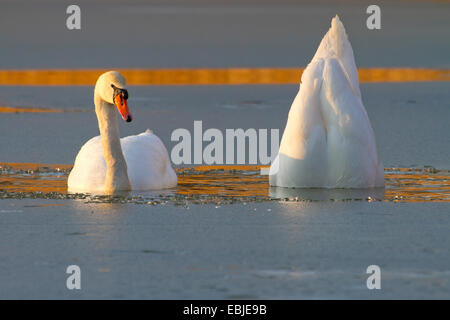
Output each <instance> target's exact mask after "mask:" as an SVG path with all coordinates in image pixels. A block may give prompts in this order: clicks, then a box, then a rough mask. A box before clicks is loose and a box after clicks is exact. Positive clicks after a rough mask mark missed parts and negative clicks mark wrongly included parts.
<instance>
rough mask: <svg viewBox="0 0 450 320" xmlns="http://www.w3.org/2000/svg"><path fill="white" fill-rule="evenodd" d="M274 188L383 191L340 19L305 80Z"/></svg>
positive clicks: (273, 168) (294, 105) (284, 141)
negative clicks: (371, 189) (379, 189)
mask: <svg viewBox="0 0 450 320" xmlns="http://www.w3.org/2000/svg"><path fill="white" fill-rule="evenodd" d="M270 184H271V185H272V186H281V187H325V188H368V187H380V186H383V185H384V172H383V165H382V163H381V161H380V160H379V159H378V155H377V150H376V144H375V136H374V133H373V130H372V126H371V124H370V121H369V118H368V116H367V113H366V110H365V109H364V106H363V104H362V100H361V93H360V91H359V81H358V72H357V69H356V65H355V61H354V57H353V50H352V47H351V45H350V43H349V41H348V39H347V35H346V33H345V29H344V26H343V25H342V23H341V21H340V20H339V17H338V16H336V17H335V18H334V19H333V20H332V22H331V28H330V30H329V31H328V33H327V34H326V35H325V37H324V38H323V39H322V42H321V43H320V46H319V48H318V49H317V52H316V54H315V56H314V57H313V59H312V61H311V63H310V64H309V65H308V67H307V68H306V70H305V71H304V73H303V75H302V84H301V87H300V90H299V92H298V94H297V97H296V98H295V100H294V102H293V103H292V106H291V110H290V111H289V117H288V121H287V124H286V129H285V131H284V133H283V138H282V139H281V144H280V150H279V154H278V156H277V157H276V159H275V160H274V162H273V164H272V166H271V168H270Z"/></svg>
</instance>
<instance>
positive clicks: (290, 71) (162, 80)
mask: <svg viewBox="0 0 450 320" xmlns="http://www.w3.org/2000/svg"><path fill="white" fill-rule="evenodd" d="M116 70H117V71H119V72H121V73H122V74H123V75H124V76H125V78H126V79H127V83H128V85H245V84H298V83H299V82H300V78H301V74H302V72H303V70H304V68H215V69H207V68H198V69H187V68H180V69H116ZM105 71H108V70H107V69H41V70H0V85H31V86H32V85H39V86H45V85H94V84H95V82H96V80H97V78H98V76H99V75H100V74H102V73H103V72H105ZM358 72H359V79H360V81H361V82H410V81H450V69H425V68H359V69H358Z"/></svg>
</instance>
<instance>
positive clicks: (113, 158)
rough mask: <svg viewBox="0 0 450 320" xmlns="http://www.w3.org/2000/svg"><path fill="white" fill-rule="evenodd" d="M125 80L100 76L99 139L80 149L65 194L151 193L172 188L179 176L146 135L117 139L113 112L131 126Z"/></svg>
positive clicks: (165, 154) (160, 145)
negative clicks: (136, 191) (118, 114)
mask: <svg viewBox="0 0 450 320" xmlns="http://www.w3.org/2000/svg"><path fill="white" fill-rule="evenodd" d="M125 88H126V83H125V78H124V77H123V76H122V75H121V74H120V73H118V72H115V71H109V72H106V73H104V74H102V75H101V76H100V77H99V78H98V80H97V83H96V85H95V90H94V103H95V112H96V114H97V119H98V127H99V129H100V136H97V137H94V138H92V139H90V140H89V141H88V142H86V143H85V144H84V145H83V147H81V149H80V151H79V152H78V155H77V157H76V159H75V164H74V167H73V169H72V171H71V172H70V175H69V179H68V182H67V183H68V190H69V192H100V193H106V194H113V193H115V192H117V191H129V190H151V189H164V188H170V187H174V186H176V184H177V176H176V174H175V171H174V170H173V168H172V166H171V163H170V159H169V155H168V152H167V149H166V148H165V146H164V144H163V143H162V141H161V140H160V139H159V138H158V137H157V136H156V135H154V134H153V133H152V132H151V131H150V130H147V131H146V132H144V133H141V134H139V135H136V136H128V137H126V138H122V139H120V137H119V129H118V123H117V118H116V113H115V109H116V107H117V109H118V110H119V112H120V114H121V116H122V118H123V119H124V120H125V121H127V122H130V121H131V120H132V117H131V113H130V111H129V109H128V103H127V99H128V91H127V90H126V89H125Z"/></svg>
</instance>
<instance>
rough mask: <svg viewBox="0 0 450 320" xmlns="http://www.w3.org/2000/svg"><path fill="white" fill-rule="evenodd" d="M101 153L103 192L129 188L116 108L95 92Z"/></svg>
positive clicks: (111, 192) (109, 192)
mask: <svg viewBox="0 0 450 320" xmlns="http://www.w3.org/2000/svg"><path fill="white" fill-rule="evenodd" d="M94 102H95V112H96V114H97V119H98V127H99V130H100V138H101V144H102V148H103V155H104V157H105V161H106V177H105V193H107V194H113V193H115V192H117V191H127V190H131V186H130V181H129V179H128V172H127V171H128V170H127V163H126V161H125V158H124V155H123V152H122V147H121V145H120V136H119V126H118V123H117V117H116V110H115V107H114V105H111V104H109V103H107V102H106V101H104V100H103V99H101V98H100V97H99V96H97V94H96V95H95V98H94Z"/></svg>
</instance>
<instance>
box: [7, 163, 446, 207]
mask: <svg viewBox="0 0 450 320" xmlns="http://www.w3.org/2000/svg"><path fill="white" fill-rule="evenodd" d="M260 168H261V167H260V166H198V167H193V168H179V169H177V174H178V186H177V187H176V188H172V189H168V190H159V191H151V192H130V193H126V194H121V195H116V196H108V195H93V194H80V193H77V194H70V193H68V192H67V177H68V175H69V172H70V170H71V166H70V165H42V164H30V163H5V164H0V198H2V199H22V198H40V199H83V200H85V201H87V202H99V203H104V202H108V203H110V202H115V203H136V204H152V205H158V204H166V203H173V204H175V205H188V204H189V203H198V204H203V203H215V204H230V203H242V202H254V201H280V200H281V201H394V202H430V201H431V202H450V172H449V171H448V170H437V169H435V168H433V167H424V168H386V169H385V180H386V187H385V188H376V189H289V188H274V187H269V184H268V176H262V175H260Z"/></svg>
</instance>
